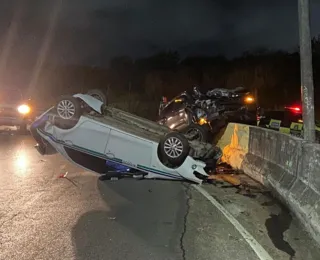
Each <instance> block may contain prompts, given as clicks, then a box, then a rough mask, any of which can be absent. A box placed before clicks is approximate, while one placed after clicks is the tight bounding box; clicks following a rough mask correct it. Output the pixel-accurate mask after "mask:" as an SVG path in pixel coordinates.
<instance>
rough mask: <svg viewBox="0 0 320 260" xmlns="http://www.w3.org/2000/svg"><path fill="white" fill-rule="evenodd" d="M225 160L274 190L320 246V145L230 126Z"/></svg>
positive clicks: (224, 145) (225, 140) (224, 141)
mask: <svg viewBox="0 0 320 260" xmlns="http://www.w3.org/2000/svg"><path fill="white" fill-rule="evenodd" d="M218 146H219V147H220V148H221V149H222V151H223V157H222V160H223V161H225V162H227V163H229V164H230V165H231V166H233V167H235V168H237V169H241V170H243V171H244V172H245V173H246V174H247V175H249V176H250V177H252V178H253V179H255V180H257V181H259V182H260V183H262V184H263V185H265V186H266V187H268V188H270V189H271V190H272V191H273V194H274V195H275V196H276V197H278V198H279V199H280V200H281V201H282V202H283V203H285V204H286V205H287V206H288V207H289V208H290V209H291V210H292V212H293V213H294V214H295V215H296V216H297V217H298V218H299V219H300V221H301V223H302V224H303V225H304V226H305V227H306V229H307V230H308V231H309V232H310V233H311V235H312V236H313V237H314V239H315V240H316V241H317V242H318V243H320V145H319V144H310V143H306V142H305V141H303V140H301V139H299V138H296V137H294V136H290V135H286V134H282V133H279V132H275V131H272V130H268V129H263V128H259V127H255V126H248V125H241V124H233V123H231V124H229V125H228V126H227V129H226V131H225V132H224V134H223V135H222V136H221V138H220V140H219V141H218Z"/></svg>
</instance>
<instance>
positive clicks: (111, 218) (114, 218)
mask: <svg viewBox="0 0 320 260" xmlns="http://www.w3.org/2000/svg"><path fill="white" fill-rule="evenodd" d="M108 219H109V220H116V217H109V218H108Z"/></svg>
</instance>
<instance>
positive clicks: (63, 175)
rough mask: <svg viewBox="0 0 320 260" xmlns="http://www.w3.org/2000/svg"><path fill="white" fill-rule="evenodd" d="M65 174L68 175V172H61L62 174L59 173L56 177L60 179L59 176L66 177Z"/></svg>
mask: <svg viewBox="0 0 320 260" xmlns="http://www.w3.org/2000/svg"><path fill="white" fill-rule="evenodd" d="M67 175H68V172H65V173H63V174H60V175H59V176H58V178H59V179H61V178H66V177H67Z"/></svg>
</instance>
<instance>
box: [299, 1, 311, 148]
mask: <svg viewBox="0 0 320 260" xmlns="http://www.w3.org/2000/svg"><path fill="white" fill-rule="evenodd" d="M298 10H299V36H300V70H301V72H300V73H301V100H302V113H303V114H302V118H303V124H304V126H303V128H304V131H303V132H304V139H305V140H306V141H308V142H315V116H314V89H313V71H312V49H311V33H310V8H309V0H298Z"/></svg>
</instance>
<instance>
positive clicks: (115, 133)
mask: <svg viewBox="0 0 320 260" xmlns="http://www.w3.org/2000/svg"><path fill="white" fill-rule="evenodd" d="M152 150H153V143H152V141H150V140H146V139H143V138H140V137H138V136H135V135H131V134H128V133H126V132H123V131H119V130H116V129H111V131H110V137H109V141H108V144H107V147H106V151H105V153H106V155H107V156H108V157H110V158H112V159H114V160H115V161H118V162H120V163H121V162H122V163H125V164H127V165H129V166H133V167H137V166H138V165H143V166H149V165H150V164H151V159H152Z"/></svg>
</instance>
